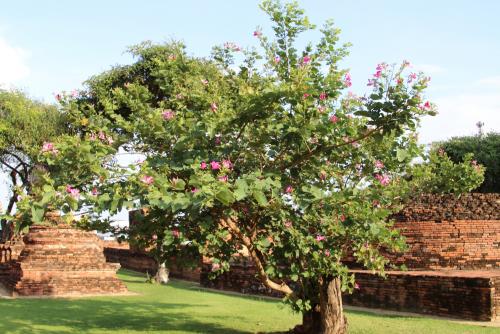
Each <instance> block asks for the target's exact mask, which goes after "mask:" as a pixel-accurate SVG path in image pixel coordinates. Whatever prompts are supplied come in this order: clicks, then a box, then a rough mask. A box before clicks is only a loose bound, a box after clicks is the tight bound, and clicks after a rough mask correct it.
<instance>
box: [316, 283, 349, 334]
mask: <svg viewBox="0 0 500 334" xmlns="http://www.w3.org/2000/svg"><path fill="white" fill-rule="evenodd" d="M340 286H341V285H340V278H339V277H334V278H333V279H332V278H324V279H323V280H322V282H321V285H320V293H319V300H320V312H321V331H320V332H319V333H320V334H345V333H347V319H346V317H345V315H344V308H343V306H342V291H341V289H340Z"/></svg>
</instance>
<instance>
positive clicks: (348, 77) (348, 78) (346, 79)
mask: <svg viewBox="0 0 500 334" xmlns="http://www.w3.org/2000/svg"><path fill="white" fill-rule="evenodd" d="M344 86H346V87H351V86H352V82H351V74H350V73H349V72H347V73H346V74H345V75H344Z"/></svg>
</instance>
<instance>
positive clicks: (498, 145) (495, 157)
mask: <svg viewBox="0 0 500 334" xmlns="http://www.w3.org/2000/svg"><path fill="white" fill-rule="evenodd" d="M436 144H437V145H439V146H440V147H442V148H443V150H444V151H445V152H446V153H447V154H448V156H449V157H450V159H451V160H452V161H453V162H455V163H459V162H461V161H464V160H465V156H466V155H467V154H468V153H472V154H474V157H475V159H476V160H477V162H478V163H479V164H481V165H483V166H484V167H485V168H486V172H485V174H484V182H483V183H482V184H481V186H480V187H479V188H478V189H477V191H479V192H500V164H499V163H498V161H500V134H499V133H494V132H492V133H488V134H486V135H484V136H465V137H455V138H452V139H450V140H447V141H444V142H441V143H436Z"/></svg>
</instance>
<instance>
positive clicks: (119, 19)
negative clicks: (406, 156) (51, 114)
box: [0, 0, 500, 143]
mask: <svg viewBox="0 0 500 334" xmlns="http://www.w3.org/2000/svg"><path fill="white" fill-rule="evenodd" d="M259 2H260V1H257V0H233V1H229V0H226V1H223V0H211V1H194V0H184V1H170V0H163V1H160V0H156V1H153V0H149V1H148V0H143V1H130V0H120V1H118V0H107V1H103V0H101V1H94V0H86V1H81V2H65V1H55V0H45V1H35V0H32V1H26V0H24V1H23V0H16V1H4V2H3V3H2V8H1V10H0V84H2V85H3V86H4V87H10V86H15V87H19V88H22V89H24V90H25V91H27V92H28V93H29V94H30V95H31V96H33V97H35V98H39V99H43V100H46V101H48V102H53V93H54V92H59V91H61V90H72V89H74V88H79V87H81V83H82V82H83V81H84V80H85V79H87V78H89V77H90V76H91V75H93V74H97V73H99V72H101V71H103V70H106V69H109V68H110V66H112V65H116V64H123V63H128V62H130V61H132V59H131V58H130V56H129V55H127V54H125V53H124V51H125V50H126V47H127V46H130V45H133V44H136V43H139V42H141V41H143V40H152V41H154V42H163V41H168V40H170V39H178V40H182V41H184V42H185V43H186V44H187V47H188V50H189V52H190V53H192V54H193V55H197V56H207V55H208V54H209V52H210V49H211V47H212V46H213V45H216V44H222V43H224V42H225V41H234V42H236V43H238V44H240V45H242V46H250V45H256V40H255V38H254V37H253V36H252V33H253V31H254V29H255V27H256V26H262V27H263V30H264V33H269V32H270V30H269V21H268V19H267V17H266V16H265V14H264V13H263V12H261V11H260V9H259V8H258V3H259ZM299 3H300V4H301V6H302V7H303V8H304V9H305V10H306V13H307V15H308V16H309V17H310V19H311V21H312V22H313V23H317V24H319V25H320V24H322V23H323V22H324V21H325V20H326V19H328V18H332V19H334V21H335V22H336V24H337V26H338V27H340V28H341V29H342V35H341V37H342V40H343V41H345V42H351V43H352V44H353V46H352V48H351V55H350V56H349V57H348V58H347V59H346V60H345V61H344V63H343V64H344V66H345V67H346V68H350V69H351V73H352V78H353V83H354V85H353V89H354V91H355V92H356V93H358V94H363V93H364V92H365V90H366V88H367V87H366V82H367V79H368V78H369V77H370V76H371V74H372V73H373V71H374V68H375V66H376V64H377V63H379V62H382V61H386V62H389V63H390V62H401V61H402V60H404V59H407V60H409V61H410V62H411V63H412V64H414V70H424V71H426V72H427V73H428V74H429V75H430V76H431V77H432V81H431V86H430V89H429V91H428V95H427V97H428V98H429V99H430V100H431V101H433V102H435V103H436V104H437V105H438V108H439V111H440V114H439V115H438V116H436V117H434V118H430V119H426V120H424V122H423V124H422V129H421V137H420V138H421V141H422V142H423V143H428V142H431V141H433V140H440V139H446V138H449V137H451V136H455V135H467V134H473V133H475V132H476V128H475V125H474V124H475V123H476V122H477V121H483V122H485V124H486V126H485V127H486V129H487V130H495V131H500V66H499V59H500V21H499V20H498V13H500V1H496V0H482V1H467V0H454V1H451V0H439V1H436V0H434V1H429V0H420V1H403V0H399V1H393V0H379V1H369V0H350V1H348V0H329V1H326V0H317V1H314V0H313V1H299ZM315 38H317V34H314V33H311V34H308V35H307V36H305V38H304V40H306V39H315Z"/></svg>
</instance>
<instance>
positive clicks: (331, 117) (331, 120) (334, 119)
mask: <svg viewBox="0 0 500 334" xmlns="http://www.w3.org/2000/svg"><path fill="white" fill-rule="evenodd" d="M329 120H330V122H332V123H334V124H335V123H337V122H338V121H339V118H338V117H337V116H335V115H332V116H330V118H329Z"/></svg>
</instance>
